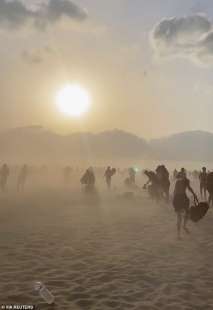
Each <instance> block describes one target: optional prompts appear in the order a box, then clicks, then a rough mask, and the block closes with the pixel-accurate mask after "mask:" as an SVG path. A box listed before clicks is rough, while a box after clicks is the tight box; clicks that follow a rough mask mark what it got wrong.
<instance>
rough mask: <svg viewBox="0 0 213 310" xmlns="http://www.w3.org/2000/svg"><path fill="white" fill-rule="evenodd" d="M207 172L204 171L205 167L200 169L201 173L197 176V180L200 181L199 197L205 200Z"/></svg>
mask: <svg viewBox="0 0 213 310" xmlns="http://www.w3.org/2000/svg"><path fill="white" fill-rule="evenodd" d="M207 176H208V174H207V171H206V167H203V168H202V171H201V173H200V175H199V180H200V195H201V197H203V196H204V198H205V199H206V192H207Z"/></svg>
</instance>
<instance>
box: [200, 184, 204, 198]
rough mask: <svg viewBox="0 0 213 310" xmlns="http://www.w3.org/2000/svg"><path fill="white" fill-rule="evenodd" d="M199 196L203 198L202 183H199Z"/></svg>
mask: <svg viewBox="0 0 213 310" xmlns="http://www.w3.org/2000/svg"><path fill="white" fill-rule="evenodd" d="M200 196H201V198H202V197H203V186H202V183H200Z"/></svg>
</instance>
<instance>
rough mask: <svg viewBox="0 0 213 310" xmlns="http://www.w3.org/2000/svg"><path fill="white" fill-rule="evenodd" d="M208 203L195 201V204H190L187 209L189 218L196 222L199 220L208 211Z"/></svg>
mask: <svg viewBox="0 0 213 310" xmlns="http://www.w3.org/2000/svg"><path fill="white" fill-rule="evenodd" d="M208 209H209V204H208V203H207V202H199V203H195V206H192V207H191V208H190V209H189V214H190V219H191V220H192V221H193V222H194V223H197V222H199V221H200V220H201V219H202V218H203V217H204V216H205V215H206V213H207V212H208Z"/></svg>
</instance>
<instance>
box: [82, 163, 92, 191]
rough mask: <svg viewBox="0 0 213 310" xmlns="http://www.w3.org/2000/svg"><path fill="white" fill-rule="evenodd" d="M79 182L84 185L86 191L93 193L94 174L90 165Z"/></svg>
mask: <svg viewBox="0 0 213 310" xmlns="http://www.w3.org/2000/svg"><path fill="white" fill-rule="evenodd" d="M81 184H82V185H85V192H86V193H93V192H94V191H95V174H94V171H93V168H92V167H90V168H89V169H87V170H86V172H85V173H84V175H83V176H82V178H81Z"/></svg>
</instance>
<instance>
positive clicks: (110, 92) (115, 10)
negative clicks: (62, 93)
mask: <svg viewBox="0 0 213 310" xmlns="http://www.w3.org/2000/svg"><path fill="white" fill-rule="evenodd" d="M212 29H213V3H212V0H202V1H196V0H75V2H73V1H69V0H50V1H49V2H48V1H42V0H40V1H33V0H25V1H22V2H21V1H18V0H16V1H10V2H7V1H6V0H0V39H1V46H0V70H1V75H0V95H1V103H0V115H1V122H0V129H1V130H4V129H7V128H11V127H19V126H29V125H42V126H44V127H47V128H50V129H53V130H54V131H57V132H63V133H69V132H73V131H79V130H84V131H93V132H98V131H102V130H106V129H113V128H119V129H123V130H126V131H130V132H132V133H136V134H137V135H139V136H143V137H145V138H152V137H160V136H164V135H169V134H172V133H174V132H180V131H185V130H197V129H200V130H208V131H213V122H212V115H213V31H212ZM67 82H77V83H79V84H81V85H82V86H83V87H85V88H86V89H88V90H89V91H90V93H91V94H92V98H93V104H92V107H91V109H90V111H89V113H88V114H86V115H84V117H82V119H78V120H73V119H69V118H65V117H64V116H63V115H61V114H60V113H59V112H58V110H57V107H56V105H55V96H56V93H57V91H58V90H59V89H60V88H61V87H63V85H64V84H66V83H67Z"/></svg>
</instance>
